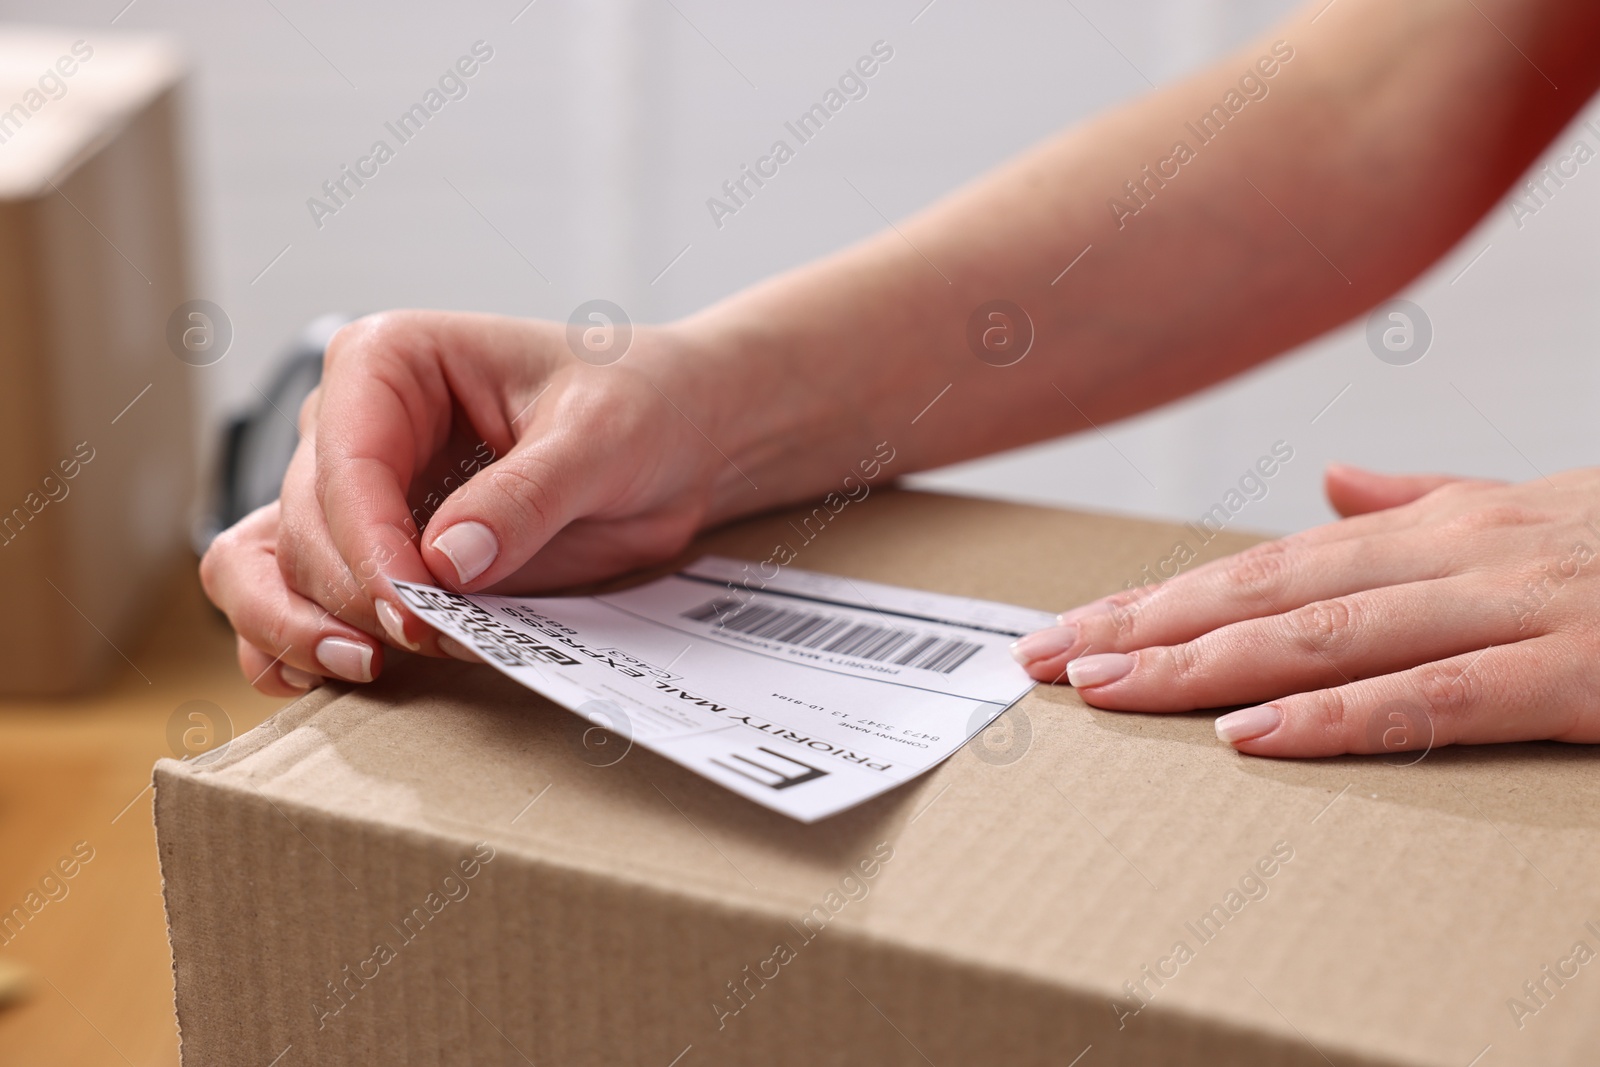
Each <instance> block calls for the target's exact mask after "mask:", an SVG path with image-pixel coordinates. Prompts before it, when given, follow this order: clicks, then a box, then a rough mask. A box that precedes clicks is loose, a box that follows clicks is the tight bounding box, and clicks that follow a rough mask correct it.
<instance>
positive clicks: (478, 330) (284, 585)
mask: <svg viewBox="0 0 1600 1067" xmlns="http://www.w3.org/2000/svg"><path fill="white" fill-rule="evenodd" d="M677 345H678V342H677V339H676V338H675V337H674V336H673V335H672V334H671V333H670V331H667V330H659V329H652V328H645V327H637V328H635V330H634V333H633V337H632V345H631V348H630V349H629V351H628V352H627V354H626V355H625V356H624V357H623V358H622V359H621V360H619V361H616V362H610V363H603V364H602V363H590V362H586V361H585V360H583V359H579V358H578V357H577V356H575V355H574V354H573V352H572V351H571V350H569V348H568V344H567V336H566V328H565V327H564V326H562V325H558V324H552V323H545V322H534V321H525V320H519V319H509V318H499V317H494V316H487V315H466V314H451V313H443V312H418V311H405V312H393V313H388V314H384V315H379V316H373V317H370V318H367V319H363V320H361V321H359V322H356V323H352V324H351V325H350V326H347V327H345V328H344V329H343V330H341V331H340V332H339V333H338V334H337V335H335V337H334V339H333V341H332V343H331V344H330V345H329V347H328V352H327V356H326V357H325V361H324V369H323V382H322V386H321V388H320V389H319V390H318V391H317V392H316V393H314V394H313V395H312V396H311V398H310V399H309V400H308V401H307V402H306V405H305V407H304V409H303V410H302V412H301V417H300V432H301V440H300V445H299V448H298V450H297V452H296V453H295V457H294V460H293V462H292V464H291V466H290V469H289V473H288V476H287V477H286V479H285V482H284V486H283V492H282V496H281V498H280V501H279V503H278V504H275V505H272V506H270V507H267V508H263V509H261V510H260V511H257V512H255V513H254V514H252V515H251V516H249V517H248V518H246V519H244V520H243V521H241V522H240V523H239V524H238V525H237V526H235V527H234V528H233V529H231V530H229V531H227V532H226V533H224V534H223V535H222V536H221V537H219V538H218V539H217V541H216V542H215V544H214V545H213V546H212V548H211V550H210V551H209V552H208V553H207V554H206V558H205V559H204V560H203V561H202V565H201V574H202V579H203V582H204V584H205V587H206V591H207V593H208V595H210V597H211V599H212V600H213V601H214V602H215V603H216V604H217V606H218V607H220V608H221V609H222V610H223V611H224V612H225V613H226V614H227V615H228V617H229V619H230V620H231V621H232V622H233V624H234V627H235V629H236V630H237V631H238V633H239V636H240V665H241V666H242V667H243V669H244V671H245V674H246V676H247V677H250V678H252V679H253V680H254V681H255V684H256V685H257V687H258V688H261V689H263V690H264V691H267V692H270V693H274V694H283V693H288V692H296V691H303V690H304V689H306V688H308V687H310V686H311V685H314V684H316V683H317V682H318V681H320V679H321V678H322V677H324V676H328V675H332V676H335V677H339V678H343V679H346V680H349V681H356V682H364V681H370V680H371V679H372V678H373V677H375V676H376V675H377V674H378V672H379V670H380V669H381V666H382V659H383V651H382V642H381V641H380V640H378V638H377V637H376V636H375V635H379V634H382V635H385V636H386V637H387V638H388V640H389V642H390V643H391V644H393V645H395V646H397V647H402V648H406V649H410V650H412V651H422V652H425V653H428V654H434V655H438V654H445V655H458V656H463V655H464V656H470V653H467V652H465V650H463V649H460V648H459V647H458V646H454V645H452V644H450V643H447V642H442V641H441V640H440V639H439V638H438V637H437V636H436V635H434V633H433V631H432V630H431V629H430V628H429V627H427V626H425V625H424V624H422V623H421V622H420V621H418V620H417V619H416V618H415V617H414V616H412V615H410V614H409V613H408V612H407V611H406V610H405V609H404V608H403V607H402V606H401V602H400V599H399V597H398V596H397V595H396V593H395V592H394V589H393V587H392V586H391V585H390V579H402V580H405V581H411V582H419V583H423V584H428V585H442V586H445V587H447V588H450V589H457V590H469V591H486V590H487V591H494V592H508V593H509V592H515V593H526V592H535V591H539V590H545V589H553V588H558V587H561V586H564V585H571V584H575V583H578V582H583V581H588V580H592V579H596V578H600V577H603V576H605V575H609V574H613V573H617V572H620V571H624V570H627V569H629V568H632V567H637V566H641V565H644V564H646V563H651V562H655V561H658V560H661V559H665V558H669V557H670V556H672V555H673V554H675V553H676V552H678V551H679V550H680V549H681V548H682V547H683V546H684V545H685V544H687V543H688V541H689V539H690V538H691V537H692V536H693V534H694V532H695V531H696V530H697V529H698V528H699V527H700V526H701V525H702V523H703V521H704V519H705V517H706V515H707V512H708V509H709V508H710V507H711V502H712V498H713V495H714V492H715V490H716V488H717V486H718V485H719V484H721V483H722V482H725V481H727V480H729V479H730V478H732V479H737V478H739V475H738V474H737V472H736V471H734V470H733V469H731V468H730V467H729V466H728V464H727V463H726V461H725V460H724V458H723V457H722V456H720V455H719V454H718V452H717V450H716V448H715V446H714V445H712V444H711V440H710V438H709V437H708V436H707V434H708V433H710V434H714V433H716V431H717V429H718V427H717V425H716V422H715V420H714V419H713V417H712V414H711V410H710V400H711V397H710V396H709V394H710V393H711V391H712V389H711V386H710V385H709V384H707V383H705V382H702V381H699V380H697V379H695V378H694V376H693V370H692V366H691V364H690V363H689V361H688V360H685V359H682V358H680V357H679V353H678V350H677ZM702 428H703V429H704V430H705V431H706V433H702Z"/></svg>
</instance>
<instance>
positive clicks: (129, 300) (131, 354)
mask: <svg viewBox="0 0 1600 1067" xmlns="http://www.w3.org/2000/svg"><path fill="white" fill-rule="evenodd" d="M180 76H181V66H180V64H179V62H178V59H177V57H176V54H175V53H174V51H173V49H172V48H171V47H170V46H168V45H167V44H166V43H165V42H164V41H163V40H161V39H160V38H153V37H147V36H124V35H118V34H116V33H107V32H101V31H94V32H91V31H89V30H83V31H70V30H46V29H23V28H17V27H5V28H3V29H0V381H4V382H5V387H4V388H3V389H0V588H3V589H5V591H6V610H5V612H3V613H0V692H4V693H6V694H8V695H47V694H60V693H65V692H69V691H72V690H77V689H82V688H85V687H87V686H89V685H91V684H93V683H94V682H96V681H97V680H99V679H100V678H101V677H102V676H103V675H104V674H105V672H106V671H107V670H108V669H109V668H111V667H113V666H117V667H120V666H122V664H123V663H124V661H125V656H124V654H123V650H130V649H131V645H132V637H133V635H134V633H135V631H136V630H137V628H138V626H139V625H140V624H141V622H142V621H143V620H144V618H145V616H146V615H147V613H148V609H149V601H150V600H151V598H152V597H153V596H154V595H155V591H156V590H158V589H160V588H162V587H163V585H164V583H165V582H166V581H167V579H168V577H169V576H170V573H171V568H172V566H173V565H174V564H175V563H176V562H177V561H178V560H179V559H180V558H181V557H182V554H183V553H184V552H185V551H187V544H188V536H187V535H188V529H189V517H190V507H191V505H192V496H193V492H194V465H195V463H194V454H195V438H194V417H193V414H192V411H191V408H192V405H191V401H190V383H189V375H190V374H191V373H193V368H192V366H191V365H189V364H187V363H185V362H183V361H180V359H179V358H177V356H175V355H174V352H173V351H172V350H171V349H170V347H169V344H168V340H167V328H168V321H169V318H170V317H171V315H172V314H173V313H174V312H175V311H176V310H177V309H178V308H179V306H180V305H181V304H183V303H184V302H185V300H186V299H188V297H189V296H190V295H191V294H190V293H188V292H187V291H186V288H187V285H188V279H187V277H186V268H185V234H184V226H183V213H182V204H181V199H180V192H179V188H178V148H177V141H178V137H177V132H176V114H175V110H176V103H175V95H176V92H177V86H178V83H179V80H180ZM129 662H131V661H129Z"/></svg>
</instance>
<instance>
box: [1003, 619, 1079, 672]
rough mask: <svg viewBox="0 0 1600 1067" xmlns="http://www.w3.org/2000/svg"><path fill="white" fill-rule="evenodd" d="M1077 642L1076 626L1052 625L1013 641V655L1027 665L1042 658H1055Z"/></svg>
mask: <svg viewBox="0 0 1600 1067" xmlns="http://www.w3.org/2000/svg"><path fill="white" fill-rule="evenodd" d="M1077 643H1078V628H1077V627H1076V626H1052V627H1050V628H1048V629H1045V630H1039V631H1038V632H1036V633H1031V634H1028V635H1027V636H1026V637H1023V638H1020V639H1018V640H1016V641H1013V642H1011V655H1012V657H1013V658H1014V659H1015V660H1016V661H1017V662H1018V663H1020V664H1022V665H1023V666H1024V667H1026V666H1027V665H1028V664H1030V663H1037V662H1039V661H1040V660H1042V659H1054V658H1055V657H1057V656H1059V655H1062V654H1063V653H1065V652H1066V651H1067V649H1069V648H1071V647H1072V646H1073V645H1075V644H1077Z"/></svg>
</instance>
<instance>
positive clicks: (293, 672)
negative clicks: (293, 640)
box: [278, 663, 322, 689]
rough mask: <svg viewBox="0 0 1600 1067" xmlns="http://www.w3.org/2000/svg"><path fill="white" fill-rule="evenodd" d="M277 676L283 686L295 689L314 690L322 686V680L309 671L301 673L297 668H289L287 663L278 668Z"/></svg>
mask: <svg viewBox="0 0 1600 1067" xmlns="http://www.w3.org/2000/svg"><path fill="white" fill-rule="evenodd" d="M278 674H279V676H280V677H282V678H283V681H284V684H285V685H292V686H294V687H295V688H296V689H315V688H316V687H317V686H319V685H321V684H322V679H321V678H319V677H317V676H316V675H315V674H312V673H311V672H310V671H303V670H301V669H300V668H299V667H291V666H289V665H288V664H287V663H285V664H284V665H283V666H281V667H279V668H278Z"/></svg>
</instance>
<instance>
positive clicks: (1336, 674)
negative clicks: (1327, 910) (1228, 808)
mask: <svg viewBox="0 0 1600 1067" xmlns="http://www.w3.org/2000/svg"><path fill="white" fill-rule="evenodd" d="M1327 492H1328V497H1329V500H1330V501H1331V502H1332V503H1333V505H1334V507H1335V508H1336V509H1337V510H1338V511H1339V513H1340V514H1341V515H1344V516H1347V517H1346V518H1345V519H1343V520H1342V521H1340V522H1335V523H1331V524H1329V525H1327V526H1320V527H1317V528H1315V529H1311V530H1307V531H1305V532H1303V533H1298V534H1295V535H1293V536H1291V537H1285V538H1282V539H1280V540H1277V541H1269V542H1266V543H1264V544H1261V545H1257V546H1256V547H1254V548H1251V549H1249V550H1248V551H1245V552H1242V553H1240V554H1238V555H1236V556H1232V557H1230V558H1228V559H1223V560H1218V561H1217V562H1215V563H1210V564H1207V565H1206V566H1203V567H1199V568H1196V569H1195V570H1194V571H1192V572H1190V573H1188V574H1184V575H1180V576H1179V577H1177V578H1173V579H1171V580H1170V581H1167V582H1165V583H1162V584H1160V585H1153V586H1146V587H1144V588H1141V589H1136V590H1132V591H1130V592H1127V593H1121V594H1117V595H1115V596H1110V597H1106V598H1104V599H1102V600H1097V601H1094V602H1093V603H1090V604H1086V605H1084V606H1083V607H1080V608H1074V609H1073V610H1072V611H1069V612H1066V613H1065V614H1063V615H1062V616H1061V617H1060V625H1058V626H1055V627H1052V628H1050V629H1047V630H1041V631H1039V632H1038V633H1034V634H1030V635H1028V636H1027V637H1024V638H1023V639H1022V640H1020V641H1018V642H1017V644H1016V645H1015V646H1014V651H1015V653H1016V655H1017V658H1018V660H1019V661H1021V662H1022V663H1023V665H1024V666H1025V667H1026V668H1027V670H1028V673H1029V674H1030V675H1032V676H1033V677H1034V678H1036V679H1038V680H1039V681H1042V682H1060V681H1063V680H1065V681H1067V682H1069V683H1070V684H1071V685H1073V686H1076V687H1077V688H1078V690H1079V691H1080V693H1081V694H1082V696H1083V699H1084V700H1085V701H1086V702H1087V703H1089V704H1092V705H1094V706H1095V707H1098V708H1106V709H1112V710H1118V711H1193V710H1196V709H1201V708H1218V707H1228V706H1231V705H1239V704H1249V705H1252V706H1249V707H1246V708H1244V709H1243V710H1240V711H1234V712H1230V713H1229V714H1226V715H1223V716H1221V717H1219V718H1218V719H1217V723H1216V729H1217V736H1218V737H1219V738H1221V739H1222V740H1223V741H1227V742H1230V743H1232V744H1233V745H1234V746H1235V747H1236V748H1237V749H1238V750H1239V751H1241V752H1247V753H1250V754H1252V755H1258V756H1333V755H1338V754H1341V753H1352V752H1353V753H1371V752H1392V751H1399V750H1405V749H1422V748H1431V747H1438V746H1440V745H1450V744H1485V743H1490V742H1497V741H1533V740H1542V739H1549V740H1556V741H1571V742H1581V743H1595V742H1600V469H1590V470H1576V471H1568V472H1565V473H1562V474H1559V475H1556V476H1555V477H1553V478H1549V479H1544V478H1541V479H1539V480H1537V481H1533V482H1528V483H1525V484H1522V485H1507V484H1504V483H1499V482H1487V481H1467V480H1457V479H1451V478H1444V477H1438V476H1423V477H1417V476H1399V477H1397V476H1389V475H1380V474H1374V473H1371V472H1367V471H1361V470H1357V469H1355V468H1350V467H1340V466H1333V467H1330V468H1329V469H1328V473H1327ZM1352 516H1353V517H1352Z"/></svg>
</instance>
